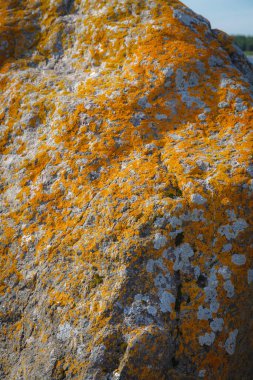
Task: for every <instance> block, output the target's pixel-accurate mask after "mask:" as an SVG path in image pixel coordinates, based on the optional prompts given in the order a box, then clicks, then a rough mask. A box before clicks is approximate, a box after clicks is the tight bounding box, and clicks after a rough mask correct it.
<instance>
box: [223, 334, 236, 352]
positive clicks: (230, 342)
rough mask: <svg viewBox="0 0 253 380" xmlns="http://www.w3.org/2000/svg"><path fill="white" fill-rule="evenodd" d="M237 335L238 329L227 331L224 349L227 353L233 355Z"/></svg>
mask: <svg viewBox="0 0 253 380" xmlns="http://www.w3.org/2000/svg"><path fill="white" fill-rule="evenodd" d="M237 335H238V329H235V330H234V331H231V332H230V333H229V337H228V338H227V340H226V342H225V349H226V351H227V353H228V354H229V355H233V354H234V353H235V348H236V338H237Z"/></svg>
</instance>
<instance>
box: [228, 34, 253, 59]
mask: <svg viewBox="0 0 253 380" xmlns="http://www.w3.org/2000/svg"><path fill="white" fill-rule="evenodd" d="M232 37H233V38H234V41H235V43H236V45H237V46H239V48H241V49H242V50H243V51H244V52H246V54H247V55H252V54H253V36H243V35H237V36H232Z"/></svg>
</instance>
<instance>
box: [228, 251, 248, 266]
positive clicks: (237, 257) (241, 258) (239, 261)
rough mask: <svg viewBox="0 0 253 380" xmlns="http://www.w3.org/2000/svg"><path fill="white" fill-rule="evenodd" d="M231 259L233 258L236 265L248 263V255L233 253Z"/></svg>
mask: <svg viewBox="0 0 253 380" xmlns="http://www.w3.org/2000/svg"><path fill="white" fill-rule="evenodd" d="M231 260H232V263H234V264H235V265H238V266H241V265H244V264H245V263H246V256H245V255H241V254H237V253H235V254H234V255H232V259H231Z"/></svg>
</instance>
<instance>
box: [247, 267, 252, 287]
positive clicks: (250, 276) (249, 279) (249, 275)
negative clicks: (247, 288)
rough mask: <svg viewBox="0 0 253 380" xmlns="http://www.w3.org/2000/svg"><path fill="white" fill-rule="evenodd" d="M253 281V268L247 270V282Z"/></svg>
mask: <svg viewBox="0 0 253 380" xmlns="http://www.w3.org/2000/svg"><path fill="white" fill-rule="evenodd" d="M252 282H253V269H249V270H248V284H251V283H252Z"/></svg>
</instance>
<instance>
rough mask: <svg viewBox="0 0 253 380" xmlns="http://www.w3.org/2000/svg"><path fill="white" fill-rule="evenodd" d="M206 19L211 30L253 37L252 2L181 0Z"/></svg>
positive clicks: (240, 0) (242, 0)
mask: <svg viewBox="0 0 253 380" xmlns="http://www.w3.org/2000/svg"><path fill="white" fill-rule="evenodd" d="M181 1H182V2H183V3H184V4H185V5H187V6H188V7H189V8H191V9H192V10H194V11H195V12H196V13H199V14H201V15H202V16H204V17H206V18H207V19H208V20H209V21H210V22H211V24H212V28H217V29H221V30H223V31H224V32H226V33H228V34H246V35H252V36H253V0H181Z"/></svg>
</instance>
